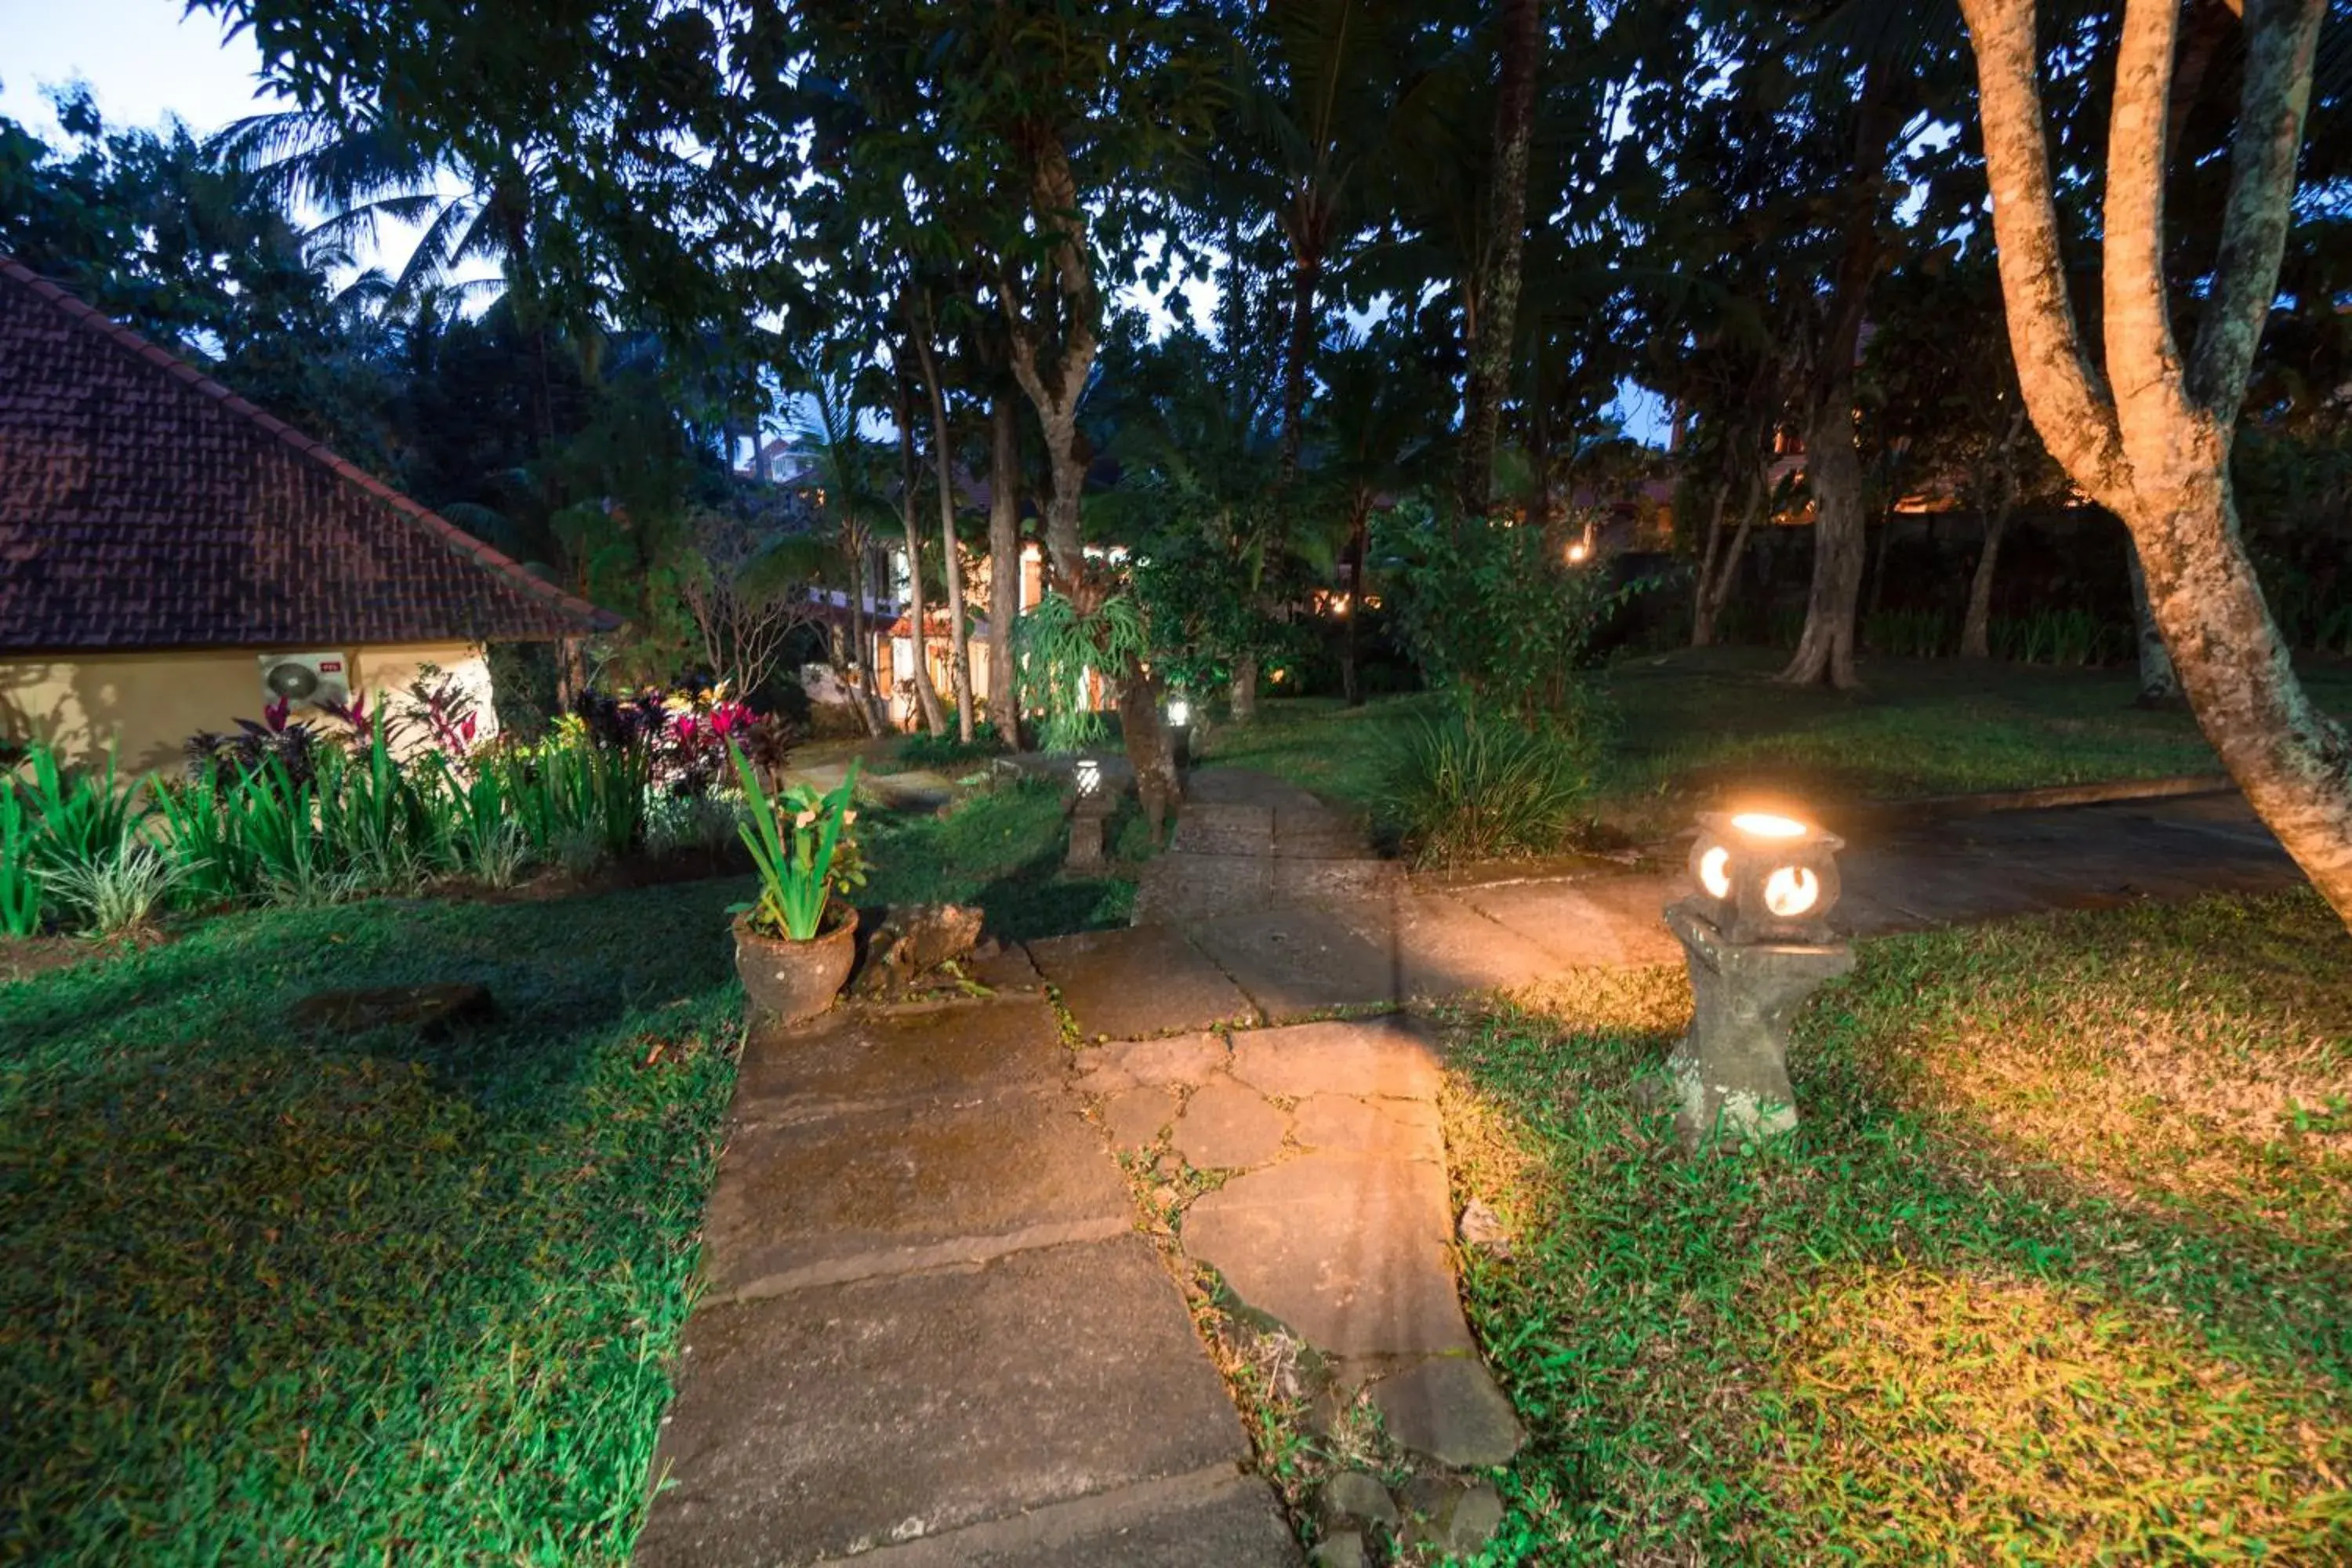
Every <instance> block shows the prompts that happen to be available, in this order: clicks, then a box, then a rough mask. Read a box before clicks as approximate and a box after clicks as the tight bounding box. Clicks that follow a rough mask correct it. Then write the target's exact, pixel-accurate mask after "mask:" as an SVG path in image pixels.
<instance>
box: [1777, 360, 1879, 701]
mask: <svg viewBox="0 0 2352 1568" xmlns="http://www.w3.org/2000/svg"><path fill="white" fill-rule="evenodd" d="M1805 479H1806V482H1807V483H1808V484H1810V485H1811V487H1812V491H1813V586H1812V592H1811V595H1809V596H1808V597H1807V599H1806V601H1805V630H1804V635H1803V636H1801V637H1799V638H1798V639H1797V653H1796V657H1795V658H1791V659H1790V661H1789V668H1786V669H1784V670H1782V671H1781V672H1780V679H1782V680H1785V681H1788V682H1789V683H1790V684H1791V685H1793V686H1811V685H1814V684H1817V683H1822V682H1826V683H1828V684H1829V685H1831V686H1834V687H1836V688H1837V689H1839V690H1841V691H1850V690H1852V689H1853V688H1855V687H1856V686H1859V685H1861V684H1862V682H1861V680H1860V679H1858V678H1857V677H1856V676H1855V674H1854V668H1853V622H1854V612H1855V610H1856V609H1857V608H1858V607H1859V605H1858V602H1859V600H1860V598H1861V595H1862V567H1863V538H1862V521H1863V520H1862V513H1863V505H1862V500H1863V497H1862V489H1863V485H1862V456H1861V454H1860V453H1859V452H1857V451H1856V450H1855V449H1854V444H1853V378H1852V376H1851V375H1848V376H1846V377H1844V378H1842V379H1841V380H1839V381H1837V382H1833V383H1832V385H1831V386H1830V388H1829V389H1828V391H1827V392H1826V394H1825V395H1823V396H1822V400H1821V401H1820V402H1819V403H1818V404H1817V405H1815V406H1814V409H1813V416H1812V418H1811V421H1810V422H1809V423H1808V426H1807V428H1806V431H1805Z"/></svg>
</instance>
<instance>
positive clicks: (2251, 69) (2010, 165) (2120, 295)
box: [1963, 0, 2352, 922]
mask: <svg viewBox="0 0 2352 1568" xmlns="http://www.w3.org/2000/svg"><path fill="white" fill-rule="evenodd" d="M1963 9H1964V11H1965V13H1966V16H1967V19H1968V23H1969V41H1970V44H1971V47H1973V49H1974V50H1975V53H1976V57H1977V78H1978V84H1979V94H1978V100H1979V105H1980V108H1981V113H1982V115H1983V119H1984V142H1985V158H1986V172H1987V174H1989V176H1990V182H1991V186H1992V193H1993V226H1994V234H1995V237H1996V240H1997V242H1998V247H1999V257H2000V278H2001V292H2002V296H2003V299H2004V300H2005V301H2006V303H2007V305H2008V308H2009V331H2010V342H2011V347H2012V348H2013V349H2014V351H2015V353H2016V356H2017V365H2018V378H2019V381H2020V383H2021V385H2022V387H2023V389H2024V393H2025V402H2026V406H2027V408H2028V409H2029V410H2030V411H2031V412H2032V416H2033V423H2034V426H2035V427H2036V428H2037V429H2039V430H2040V431H2041V433H2042V442H2043V444H2044V445H2045V446H2047V447H2049V448H2050V451H2051V453H2052V455H2053V457H2055V458H2057V459H2058V460H2059V461H2060V462H2061V463H2062V464H2063V465H2064V466H2065V468H2066V470H2067V472H2068V473H2069V474H2070V475H2071V476H2072V477H2073V478H2074V480H2075V482H2076V483H2078V484H2080V485H2081V486H2082V487H2083V488H2084V489H2085V490H2088V491H2089V492H2090V493H2091V495H2092V496H2093V497H2094V498H2095V500H2099V501H2100V502H2101V503H2102V504H2104V505H2105V506H2106V507H2108V508H2109V510H2113V511H2115V512H2116V514H2117V515H2118V516H2120V517H2122V518H2123V520H2124V521H2125V522H2126V524H2127V525H2129V527H2130V529H2131V534H2132V541H2133V543H2134V545H2135V547H2136V549H2137V559H2138V561H2139V563H2140V564H2141V566H2142V567H2143V568H2144V571H2145V574H2146V580H2147V597H2148V608H2149V611H2150V613H2151V616H2152V618H2153V620H2154V621H2155V623H2156V626H2158V628H2159V629H2160V631H2161V632H2162V634H2163V639H2164V642H2165V644H2166V646H2167V647H2168V648H2169V650H2170V653H2171V656H2172V658H2173V661H2174V664H2175V667H2176V668H2177V670H2178V672H2179V679H2180V686H2181V689H2182V691H2183V692H2184V693H2185V694H2186V695H2187V696H2188V699H2189V708H2190V710H2192V711H2193V712H2195V714H2196V715H2197V720H2198V722H2199V724H2200V726H2201V727H2202V728H2203V729H2204V731H2205V735H2206V738H2207V739H2208V740H2209V741H2210V742H2212V744H2213V749H2214V750H2215V751H2216V752H2219V753H2220V754H2221V762H2222V764H2223V765H2224V766H2225V767H2227V768H2228V769H2229V771H2230V776H2231V778H2233V779H2234V780H2236V781H2237V783H2238V785H2239V787H2240V788H2242V790H2244V791H2245V794H2246V798H2247V800H2248V801H2249V802H2250V803H2252V805H2253V808H2254V810H2255V812H2256V813H2257V814H2258V815H2259V816H2261V817H2262V819H2263V823H2264V825H2265V826H2268V827H2269V828H2270V830H2271V831H2272V833H2273V834H2274V835H2276V836H2277V837H2278V840H2279V843H2280V844H2281V845H2282V846H2284V847H2285V849H2286V851H2287V853H2288V854H2289V855H2291V856H2293V857H2294V860H2295V863H2296V864H2297V865H2298V866H2300V867H2302V868H2303V870H2304V872H2305V875H2307V876H2308V877H2310V879H2311V880H2312V883H2313V885H2314V886H2315V887H2316V888H2317V889H2319V891H2320V893H2321V894H2322V896H2324V897H2325V898H2326V900H2327V901H2328V903H2329V904H2330V905H2331V906H2332V907H2333V908H2334V909H2335V910H2336V913H2337V915H2338V916H2339V917H2342V918H2343V919H2345V920H2346V921H2347V922H2352V743H2347V738H2346V736H2345V732H2344V731H2343V729H2342V728H2341V727H2340V726H2339V725H2337V724H2336V722H2335V721H2332V720H2330V719H2328V718H2327V717H2326V715H2324V714H2322V713H2320V712H2318V711H2317V710H2315V709H2314V708H2313V707H2312V705H2311V702H2310V700H2309V698H2308V697H2307V696H2306V695H2305V691H2304V689H2303V686H2302V683H2301V682H2300V681H2299V680H2298V679H2296V677H2295V673H2294V667H2293V665H2292V664H2291V663H2290V662H2289V659H2288V656H2287V649H2286V646H2285V644H2284V640H2283V639H2282V638H2281V637H2279V635H2278V628H2277V626H2276V625H2275V624H2274V623H2273V621H2272V619H2271V615H2270V608H2269V606H2268V605H2267V604H2265V603H2264V601H2263V593H2262V586H2261V584H2260V583H2258V582H2257V581H2256V579H2255V576H2254V572H2253V568H2252V563H2250V562H2249V560H2248V559H2247V555H2246V552H2245V545H2244V541H2243V539H2242V535H2241V533H2240V531H2239V522H2238V514H2237V505H2236V499H2235V497H2234V495H2233V494H2232V492H2231V481H2230V447H2231V436H2232V434H2233V432H2234V430H2235V427H2236V425H2237V418H2238V412H2239V408H2240V406H2241V405H2242V402H2243V400H2244V397H2245V388H2246V378H2247V374H2248V373H2249V371H2250V370H2251V368H2252V361H2253V353H2254V348H2255V345H2256V344H2257V343H2258V342H2260V340H2261V336H2262V328H2263V319H2264V318H2265V316H2266V315H2267V314H2268V311H2269V309H2270V304H2271V301H2272V300H2273V298H2274V297H2275V296H2276V293H2277V289H2278V274H2279V262H2280V258H2281V257H2282V255H2283V254H2284V247H2285V242H2286V231H2287V226H2288V224H2289V221H2290V216H2291V213H2292V208H2293V199H2294V169H2295V162H2296V159H2297V157H2298V155H2299V153H2300V150H2301V147H2302V142H2303V131H2304V117H2305V110H2306V109H2307V108H2308V105H2309V102H2310V96H2311V77H2312V62H2313V58H2314V55H2315V48H2316V43H2317V39H2318V34H2319V25H2320V20H2321V18H2322V16H2324V15H2325V14H2326V3H2325V0H2247V4H2246V5H2245V7H2244V13H2243V15H2244V30H2245V64H2244V68H2243V83H2244V85H2243V93H2242V104H2241V108H2240V112H2239V115H2238V121H2237V131H2236V134H2235V145H2234V146H2233V148H2232V150H2231V174H2230V188H2229V196H2228V200H2227V203H2226V205H2225V209H2224V218H2223V223H2222V233H2221V246H2220V250H2219V259H2218V263H2217V266H2216V268H2215V275H2214V278H2213V281H2212V283H2211V285H2210V288H2209V289H2208V290H2207V291H2206V295H2205V298H2204V300H2202V301H2201V304H2200V312H2199V321H2198V328H2197V337H2196V341H2195V343H2194V345H2193V346H2192V347H2191V348H2190V349H2189V352H2188V353H2186V354H2184V353H2182V352H2181V350H2180V346H2179V340H2178V339H2177V338H2176V337H2175V336H2174V334H2173V331H2172V322H2171V320H2170V301H2169V298H2168V289H2167V283H2166V279H2165V275H2164V267H2163V259H2164V212H2163V200H2164V184H2165V173H2166V153H2165V146H2164V132H2165V127H2166V125H2167V123H2168V114H2167V109H2168V104H2169V101H2170V94H2171V77H2172V70H2173V62H2174V58H2175V56H2176V54H2177V50H2178V44H2179V24H2180V15H2179V5H2178V4H2177V3H2176V0H2127V4H2126V7H2125V10H2124V18H2123V27H2122V32H2121V41H2120V44H2119V47H2118V49H2117V56H2116V87H2115V101H2114V105H2113V110H2112V117H2111V121H2110V124H2109V130H2108V151H2107V171H2106V182H2105V192H2106V207H2105V215H2104V219H2103V222H2102V225H2101V227H2102V233H2103V244H2104V251H2105V254H2104V257H2103V261H2104V272H2105V279H2104V291H2105V300H2104V302H2103V303H2104V321H2105V361H2106V364H2105V370H2106V374H2105V376H2104V377H2102V376H2100V375H2099V374H2097V373H2096V372H2095V371H2094V370H2093V369H2092V367H2091V364H2090V362H2089V360H2088V357H2087V355H2086V354H2085V353H2084V348H2083V342H2082V338H2081V334H2080V331H2079V330H2078V329H2077V327H2076V325H2075V321H2074V310H2073V306H2072V303H2071V301H2070V300H2069V299H2068V297H2067V293H2066V274H2065V270H2064V264H2063V258H2062V257H2061V255H2060V247H2059V242H2058V217H2057V209H2056V204H2055V201H2054V199H2053V193H2052V186H2051V178H2050V164H2049V151H2048V146H2047V143H2046V141H2045V139H2044V132H2043V126H2042V103H2041V89H2040V81H2039V68H2040V63H2041V61H2040V55H2039V47H2038V42H2037V37H2036V29H2035V18H2034V6H2033V5H2032V0H1963Z"/></svg>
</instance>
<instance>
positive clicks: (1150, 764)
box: [1118, 657, 1180, 844]
mask: <svg viewBox="0 0 2352 1568" xmlns="http://www.w3.org/2000/svg"><path fill="white" fill-rule="evenodd" d="M1118 727H1119V733H1120V737H1121V739H1122V740H1123V741H1124V742H1126V749H1127V760H1128V764H1129V766H1130V767H1132V768H1134V769H1135V798H1136V804H1138V805H1140V806H1141V807H1142V808H1143V820H1144V821H1145V822H1146V823H1147V824H1149V825H1150V828H1151V837H1152V842H1154V843H1155V844H1156V843H1158V842H1159V840H1160V833H1161V831H1162V830H1163V829H1164V828H1165V827H1166V826H1167V825H1168V813H1169V810H1170V809H1171V807H1172V806H1174V805H1175V804H1176V801H1177V798H1178V795H1179V790H1180V785H1179V783H1178V780H1177V776H1176V760H1175V755H1174V753H1173V752H1171V751H1170V750H1169V747H1168V730H1167V726H1166V725H1164V724H1163V723H1161V722H1160V678H1159V677H1158V676H1156V675H1153V674H1150V672H1148V671H1147V670H1145V669H1144V668H1143V667H1142V665H1141V664H1139V663H1138V662H1137V661H1136V660H1135V659H1134V658H1131V657H1130V658H1129V659H1128V661H1127V667H1126V668H1124V669H1121V670H1120V671H1119V672H1118Z"/></svg>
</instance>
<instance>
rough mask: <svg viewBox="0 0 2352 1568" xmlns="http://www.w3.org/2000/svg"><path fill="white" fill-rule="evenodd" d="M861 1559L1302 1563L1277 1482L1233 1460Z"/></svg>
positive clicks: (986, 1567)
mask: <svg viewBox="0 0 2352 1568" xmlns="http://www.w3.org/2000/svg"><path fill="white" fill-rule="evenodd" d="M835 1561H849V1562H855V1563H858V1564H859V1565H860V1568H1015V1565H1016V1564H1017V1565H1018V1568H1296V1565H1297V1563H1298V1542H1297V1540H1296V1539H1294V1538H1293V1536H1292V1535H1291V1533H1290V1523H1289V1521H1287V1520H1286V1519H1285V1518H1284V1517H1283V1513H1282V1509H1281V1507H1280V1506H1279V1505H1278V1504H1277V1503H1276V1501H1275V1500H1274V1491H1273V1489H1272V1488H1270V1487H1268V1486H1267V1485H1266V1484H1265V1481H1263V1480H1261V1479H1258V1478H1257V1477H1255V1476H1244V1475H1241V1474H1238V1473H1237V1472H1236V1471H1235V1470H1234V1468H1233V1467H1232V1466H1230V1465H1225V1466H1221V1467H1218V1468H1215V1469H1212V1470H1205V1471H1202V1472H1201V1473H1199V1474H1197V1475H1192V1476H1179V1477H1176V1478H1174V1479H1171V1480H1166V1481H1146V1482H1142V1483H1140V1484H1139V1485H1136V1486H1132V1487H1127V1488H1123V1489H1120V1490H1118V1491H1116V1492H1110V1493H1107V1494H1103V1495H1100V1496H1097V1497H1091V1498H1085V1499H1081V1500H1079V1501H1076V1502H1069V1503H1057V1504H1055V1506H1053V1507H1051V1508H1044V1509H1039V1510H1036V1511H1035V1512H1034V1513H1028V1514H1024V1515H1022V1516H1021V1517H1020V1518H1018V1519H1008V1520H998V1521H991V1522H989V1523H986V1524H976V1525H973V1526H971V1527H970V1528H969V1529H965V1530H959V1531H955V1532H954V1533H953V1534H951V1535H939V1536H929V1537H925V1538H923V1539H920V1540H918V1541H913V1542H906V1543H904V1544H901V1545H897V1546H886V1547H883V1548H881V1549H880V1550H879V1551H877V1552H866V1553H861V1554H860V1555H859V1556H857V1557H856V1558H852V1559H844V1560H835Z"/></svg>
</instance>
